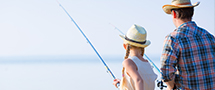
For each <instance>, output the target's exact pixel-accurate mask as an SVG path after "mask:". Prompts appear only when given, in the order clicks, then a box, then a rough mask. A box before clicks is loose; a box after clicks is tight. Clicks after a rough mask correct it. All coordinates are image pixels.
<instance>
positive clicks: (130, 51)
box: [113, 25, 157, 90]
mask: <svg viewBox="0 0 215 90" xmlns="http://www.w3.org/2000/svg"><path fill="white" fill-rule="evenodd" d="M120 37H121V38H122V39H123V40H124V43H123V46H124V48H125V50H126V55H125V58H124V59H125V60H124V61H123V63H122V64H123V70H122V74H123V78H122V80H119V79H115V80H114V82H113V84H114V85H115V86H116V87H117V84H118V83H120V90H154V87H155V79H156V78H157V75H156V74H155V73H154V71H153V70H152V67H151V65H150V64H149V62H148V61H147V60H146V59H144V58H143V55H144V48H145V47H147V46H148V45H149V44H150V41H149V40H146V31H145V29H144V28H143V27H141V26H139V25H133V26H132V27H131V28H130V29H129V30H128V32H127V34H126V35H125V36H120Z"/></svg>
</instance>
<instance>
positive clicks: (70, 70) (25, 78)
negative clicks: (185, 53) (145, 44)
mask: <svg viewBox="0 0 215 90" xmlns="http://www.w3.org/2000/svg"><path fill="white" fill-rule="evenodd" d="M103 59H104V61H105V62H106V64H107V65H108V67H109V68H110V69H111V71H112V72H113V74H114V75H115V77H117V78H119V79H120V78H121V69H122V64H121V63H122V61H123V58H122V57H119V56H115V57H108V56H106V57H103ZM150 59H151V60H152V61H153V62H154V63H155V64H156V65H157V67H160V62H159V57H152V58H150ZM154 71H155V73H156V74H158V76H159V77H160V74H159V73H158V72H157V71H156V69H155V68H154ZM159 77H158V80H160V78H159ZM112 82H113V78H112V77H111V75H110V74H109V73H107V71H106V69H105V66H104V65H103V63H102V62H101V61H100V59H99V58H98V57H97V56H25V57H23V56H22V57H21V56H20V57H0V90H118V89H117V88H115V87H114V86H113V85H112ZM156 83H157V82H156ZM155 90H159V88H157V87H156V89H155Z"/></svg>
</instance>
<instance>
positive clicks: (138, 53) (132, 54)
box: [129, 49, 141, 57]
mask: <svg viewBox="0 0 215 90" xmlns="http://www.w3.org/2000/svg"><path fill="white" fill-rule="evenodd" d="M129 56H131V57H132V56H137V57H140V56H141V50H138V49H137V50H130V55H129Z"/></svg>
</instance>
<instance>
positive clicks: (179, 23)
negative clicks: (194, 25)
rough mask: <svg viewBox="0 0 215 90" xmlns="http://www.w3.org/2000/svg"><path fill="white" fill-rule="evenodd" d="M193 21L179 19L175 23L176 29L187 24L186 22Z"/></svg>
mask: <svg viewBox="0 0 215 90" xmlns="http://www.w3.org/2000/svg"><path fill="white" fill-rule="evenodd" d="M189 21H191V20H188V19H185V20H181V19H177V20H176V23H175V26H176V28H178V27H179V26H181V25H182V24H183V23H186V22H189Z"/></svg>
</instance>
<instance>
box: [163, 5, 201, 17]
mask: <svg viewBox="0 0 215 90" xmlns="http://www.w3.org/2000/svg"><path fill="white" fill-rule="evenodd" d="M199 4H200V2H196V3H194V4H193V5H164V6H163V7H162V8H163V10H164V12H165V13H166V14H171V10H172V9H177V8H189V7H195V6H198V5H199Z"/></svg>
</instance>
